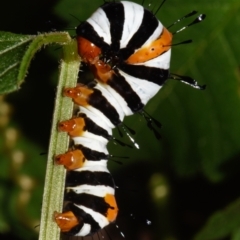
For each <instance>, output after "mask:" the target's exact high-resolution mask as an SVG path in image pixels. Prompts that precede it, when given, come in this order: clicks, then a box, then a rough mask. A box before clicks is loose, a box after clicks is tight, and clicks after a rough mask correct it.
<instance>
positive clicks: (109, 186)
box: [55, 1, 203, 236]
mask: <svg viewBox="0 0 240 240" xmlns="http://www.w3.org/2000/svg"><path fill="white" fill-rule="evenodd" d="M200 18H202V19H203V15H202V17H199V21H201V20H202V19H200ZM195 21H196V20H195ZM76 32H77V42H78V51H79V55H80V56H81V58H82V61H83V62H85V63H86V64H87V65H88V66H89V68H90V69H91V71H92V72H93V74H94V77H95V81H94V82H93V83H92V84H89V85H87V86H86V85H80V84H79V85H77V86H76V87H74V88H66V89H64V95H65V96H67V97H70V98H72V99H73V101H74V103H76V104H77V105H78V106H79V110H80V111H79V112H80V113H79V114H78V116H76V117H74V118H72V119H70V120H67V121H64V122H61V123H60V124H59V130H60V131H65V132H67V133H68V134H69V135H70V137H71V138H72V139H73V142H74V145H73V146H72V148H71V150H69V151H68V152H67V153H65V154H62V155H59V156H57V157H56V162H57V163H58V164H62V165H64V166H65V168H66V169H68V170H69V171H68V172H67V179H66V193H65V201H66V202H67V204H66V206H65V210H64V213H55V221H56V223H57V224H58V226H59V227H60V229H61V231H62V232H64V233H66V234H68V235H76V236H86V235H90V234H93V233H94V232H96V231H98V230H99V229H102V228H104V227H105V226H107V225H108V224H109V223H111V222H113V221H115V219H116V217H117V214H118V207H117V204H116V200H115V197H114V192H115V185H114V181H113V179H112V176H111V174H110V173H109V171H108V169H107V160H108V158H109V154H108V151H107V148H106V145H107V143H108V141H109V140H110V139H111V138H112V129H113V128H114V127H116V126H119V125H121V124H122V121H123V119H124V117H125V116H127V115H131V114H134V113H136V112H142V113H143V114H145V113H144V112H143V107H144V105H146V104H147V102H148V101H149V99H151V98H152V97H153V96H154V95H155V94H156V93H157V92H158V91H159V89H160V88H161V87H162V86H163V84H164V83H165V82H166V80H167V79H169V78H174V79H177V80H180V81H183V82H185V83H188V84H190V85H192V86H194V87H196V88H201V87H200V86H198V85H197V83H196V82H195V81H194V80H192V79H191V78H187V77H186V78H180V76H178V75H175V76H173V75H172V74H170V72H169V65H170V56H171V44H172V34H171V33H170V32H169V31H168V30H167V29H166V28H165V27H164V26H163V25H162V23H161V22H160V21H159V20H158V19H157V18H156V17H155V15H154V14H153V13H152V12H150V11H148V10H147V9H145V8H143V7H142V6H141V5H139V4H136V3H133V2H127V1H121V2H115V1H113V2H105V3H104V4H103V5H102V6H101V7H100V8H98V9H97V10H96V12H94V13H93V15H92V16H91V17H90V18H89V19H87V20H86V21H85V22H83V23H81V24H80V25H79V26H78V27H77V30H76ZM150 121H151V120H150Z"/></svg>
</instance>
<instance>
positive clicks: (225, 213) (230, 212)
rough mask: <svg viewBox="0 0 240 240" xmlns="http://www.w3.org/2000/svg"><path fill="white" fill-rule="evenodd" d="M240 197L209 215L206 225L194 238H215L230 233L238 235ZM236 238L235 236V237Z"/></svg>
mask: <svg viewBox="0 0 240 240" xmlns="http://www.w3.org/2000/svg"><path fill="white" fill-rule="evenodd" d="M239 216H240V199H238V200H237V201H235V202H233V203H231V204H230V205H229V206H228V207H227V208H226V209H224V210H222V211H218V212H216V213H215V214H213V216H211V217H210V219H209V220H208V222H207V224H206V226H205V227H204V228H203V229H202V230H201V231H200V232H199V233H198V234H197V236H196V237H195V238H194V239H195V240H217V239H223V238H225V237H228V236H230V235H232V233H234V232H235V231H236V233H235V234H236V235H239V226H240V218H239ZM235 239H237V238H235ZM238 239H239V238H238Z"/></svg>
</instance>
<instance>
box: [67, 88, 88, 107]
mask: <svg viewBox="0 0 240 240" xmlns="http://www.w3.org/2000/svg"><path fill="white" fill-rule="evenodd" d="M92 93H93V90H92V89H89V88H87V87H85V86H76V87H74V88H65V89H64V91H63V95H64V96H66V97H70V98H72V100H73V102H75V103H76V104H78V105H80V106H87V105H88V98H89V96H90V95H91V94H92Z"/></svg>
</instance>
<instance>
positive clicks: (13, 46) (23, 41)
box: [0, 32, 34, 94]
mask: <svg viewBox="0 0 240 240" xmlns="http://www.w3.org/2000/svg"><path fill="white" fill-rule="evenodd" d="M33 38H34V36H25V35H18V34H13V33H9V32H0V61H1V65H0V72H1V75H0V83H1V85H0V93H1V94H3V93H8V92H11V91H14V90H17V89H18V88H19V85H20V83H21V82H22V81H23V79H18V73H19V66H20V63H21V60H22V58H23V55H24V54H25V52H26V50H27V48H28V46H29V44H30V43H31V41H32V40H33Z"/></svg>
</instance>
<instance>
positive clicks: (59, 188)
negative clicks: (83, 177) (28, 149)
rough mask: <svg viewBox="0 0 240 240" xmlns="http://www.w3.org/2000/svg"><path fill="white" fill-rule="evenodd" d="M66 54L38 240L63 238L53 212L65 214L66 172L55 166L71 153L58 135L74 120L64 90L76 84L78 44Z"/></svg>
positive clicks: (63, 137)
mask: <svg viewBox="0 0 240 240" xmlns="http://www.w3.org/2000/svg"><path fill="white" fill-rule="evenodd" d="M63 54H64V56H63V60H62V62H61V68H60V76H59V85H58V89H57V96H56V101H55V110H54V115H53V121H52V130H51V136H50V145H49V153H48V163H47V171H46V178H45V187H44V194H43V203H42V215H41V223H40V233H39V240H57V239H59V237H60V231H59V228H58V227H57V224H56V223H55V222H54V221H53V212H54V211H58V212H61V211H62V205H63V192H64V186H65V170H64V168H63V167H62V166H57V165H54V161H53V159H54V156H55V155H58V154H61V153H64V152H66V150H67V149H68V141H69V140H68V136H67V134H66V133H60V132H58V131H57V123H58V122H59V121H62V120H66V119H69V118H71V117H72V111H73V103H72V101H71V99H69V98H64V97H63V96H62V89H63V88H64V87H66V86H68V87H73V86H75V85H76V82H77V77H78V72H79V66H80V60H79V57H78V54H77V45H76V41H75V40H72V41H71V42H69V43H68V44H66V45H64V46H63Z"/></svg>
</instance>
